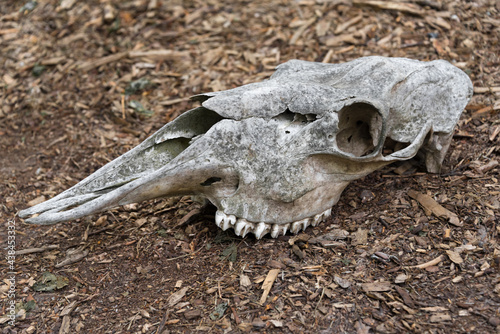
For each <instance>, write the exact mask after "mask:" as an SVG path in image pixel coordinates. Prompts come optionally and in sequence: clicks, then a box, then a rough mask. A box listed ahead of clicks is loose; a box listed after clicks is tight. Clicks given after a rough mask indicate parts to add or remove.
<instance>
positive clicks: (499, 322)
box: [488, 317, 500, 327]
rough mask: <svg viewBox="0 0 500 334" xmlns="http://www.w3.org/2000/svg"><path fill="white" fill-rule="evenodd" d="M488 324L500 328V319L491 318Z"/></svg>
mask: <svg viewBox="0 0 500 334" xmlns="http://www.w3.org/2000/svg"><path fill="white" fill-rule="evenodd" d="M488 322H489V323H490V325H492V326H495V327H496V326H500V318H497V317H490V318H489V319H488Z"/></svg>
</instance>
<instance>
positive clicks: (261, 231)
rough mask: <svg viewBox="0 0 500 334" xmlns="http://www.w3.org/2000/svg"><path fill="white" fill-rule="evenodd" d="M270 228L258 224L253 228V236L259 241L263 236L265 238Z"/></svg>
mask: <svg viewBox="0 0 500 334" xmlns="http://www.w3.org/2000/svg"><path fill="white" fill-rule="evenodd" d="M270 228H271V226H270V225H269V224H266V223H259V224H257V226H256V227H255V230H254V232H253V233H254V234H255V237H256V238H257V239H261V238H262V237H263V236H265V235H266V234H267V232H269V230H270Z"/></svg>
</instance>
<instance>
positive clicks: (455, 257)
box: [446, 250, 464, 264]
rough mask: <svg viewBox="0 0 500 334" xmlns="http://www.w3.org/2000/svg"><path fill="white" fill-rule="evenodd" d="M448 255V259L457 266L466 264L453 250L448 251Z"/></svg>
mask: <svg viewBox="0 0 500 334" xmlns="http://www.w3.org/2000/svg"><path fill="white" fill-rule="evenodd" d="M446 254H448V257H449V258H450V260H451V261H453V262H454V263H456V264H462V263H464V260H463V259H462V257H461V256H460V254H458V253H457V252H454V251H451V250H447V251H446Z"/></svg>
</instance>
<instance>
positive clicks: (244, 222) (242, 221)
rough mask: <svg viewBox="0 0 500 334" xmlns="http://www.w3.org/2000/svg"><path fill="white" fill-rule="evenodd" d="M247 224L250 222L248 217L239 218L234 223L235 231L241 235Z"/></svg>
mask: <svg viewBox="0 0 500 334" xmlns="http://www.w3.org/2000/svg"><path fill="white" fill-rule="evenodd" d="M247 224H248V221H247V220H246V219H243V218H241V219H238V221H237V222H236V224H235V225H234V233H235V234H236V235H237V236H241V231H243V228H244V227H245V226H247Z"/></svg>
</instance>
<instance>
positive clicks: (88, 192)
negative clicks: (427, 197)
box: [20, 57, 472, 238]
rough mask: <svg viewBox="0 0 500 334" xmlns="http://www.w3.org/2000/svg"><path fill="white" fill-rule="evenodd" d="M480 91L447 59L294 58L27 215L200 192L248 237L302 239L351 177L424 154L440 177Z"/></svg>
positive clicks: (215, 98) (47, 216) (207, 102)
mask: <svg viewBox="0 0 500 334" xmlns="http://www.w3.org/2000/svg"><path fill="white" fill-rule="evenodd" d="M471 96H472V84H471V82H470V79H469V78H468V76H467V75H466V74H465V73H463V72H462V71H460V70H459V69H458V68H456V67H454V66H452V65H451V64H449V63H448V62H446V61H442V60H439V61H432V62H420V61H415V60H409V59H403V58H384V57H366V58H360V59H357V60H355V61H351V62H348V63H344V64H338V65H337V64H321V63H312V62H306V61H298V60H293V61H289V62H287V63H285V64H282V65H280V66H278V68H277V71H276V72H275V73H274V74H273V76H272V77H271V78H270V79H269V80H267V81H264V82H260V83H254V84H249V85H245V86H242V87H239V88H235V89H231V90H227V91H222V92H215V93H208V94H201V95H197V96H195V97H194V99H197V100H199V101H201V106H200V107H198V108H195V109H192V110H190V111H188V112H186V113H184V114H183V115H181V116H179V117H178V118H177V119H175V120H174V121H173V122H170V123H168V124H166V125H165V126H164V127H162V128H161V129H160V130H158V131H157V132H156V133H155V134H153V135H152V136H151V137H149V138H148V139H146V140H145V141H144V142H143V143H141V144H140V145H139V146H137V147H136V148H134V149H133V150H131V151H129V152H127V153H126V154H124V155H122V156H120V157H118V158H117V159H115V160H114V161H112V162H110V163H109V164H107V165H106V166H104V167H103V168H101V169H100V170H98V171H97V172H95V173H94V174H92V175H90V176H89V177H87V178H86V179H84V180H83V181H81V182H80V183H78V184H76V185H75V186H73V187H72V188H70V189H68V190H66V191H65V192H63V193H61V194H59V195H58V196H56V197H54V198H52V199H50V200H48V201H46V202H44V203H41V204H38V205H36V206H34V207H32V208H29V209H26V210H23V211H21V212H20V216H21V217H27V216H29V215H34V214H39V215H38V216H36V217H32V218H30V219H28V220H27V221H28V222H32V223H38V224H52V223H56V222H60V221H64V220H70V219H76V218H80V217H83V216H85V215H89V214H92V213H95V212H98V211H102V210H105V209H108V208H111V207H114V206H117V205H123V204H127V203H134V202H139V201H142V200H147V199H152V198H157V197H164V196H176V195H186V194H191V195H198V196H202V197H205V198H207V199H208V200H209V201H210V202H212V203H213V204H214V205H215V206H216V207H217V209H218V211H217V214H216V224H217V225H218V226H219V227H221V228H222V229H228V228H234V230H235V232H236V234H237V235H241V236H245V235H246V234H247V233H249V232H251V233H254V234H255V235H256V237H257V238H261V237H262V236H264V235H265V234H267V233H271V236H273V237H276V236H278V235H281V234H285V233H286V232H287V230H290V231H292V232H294V233H297V232H298V231H300V230H302V229H305V228H306V227H307V226H308V225H313V226H314V225H316V224H317V223H319V222H320V221H321V220H322V219H324V218H325V217H326V216H328V215H329V214H330V212H331V207H332V206H333V205H334V204H335V203H337V201H338V200H339V197H340V194H341V193H342V191H343V189H344V188H345V187H346V186H347V185H348V184H349V182H351V181H353V180H355V179H358V178H360V177H363V176H365V175H367V174H369V173H371V172H373V171H374V170H376V169H378V168H380V167H383V166H385V165H387V164H389V163H391V162H394V161H398V160H407V159H411V158H412V157H414V156H415V155H416V154H417V153H421V154H422V155H423V157H424V159H425V164H426V168H427V170H428V171H430V172H437V171H439V169H440V167H441V164H442V161H443V158H444V155H445V153H446V151H447V149H448V146H449V144H450V141H451V138H452V134H453V129H454V127H455V125H456V123H457V121H458V119H459V117H460V114H461V112H462V110H463V108H464V107H465V105H466V104H467V102H468V101H469V99H470V97H471Z"/></svg>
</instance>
